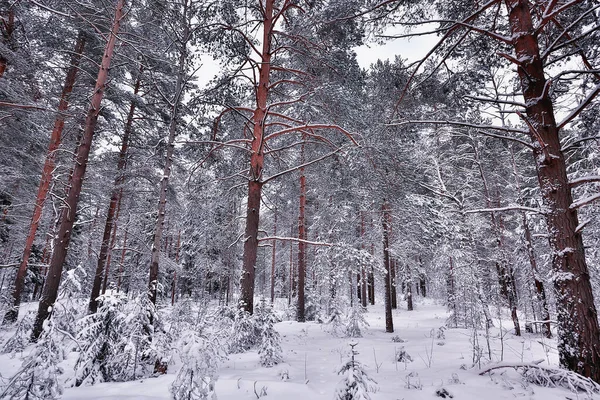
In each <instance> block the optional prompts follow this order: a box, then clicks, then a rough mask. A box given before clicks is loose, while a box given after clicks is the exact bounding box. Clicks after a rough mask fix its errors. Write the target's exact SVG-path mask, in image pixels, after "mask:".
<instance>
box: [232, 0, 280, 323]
mask: <svg viewBox="0 0 600 400" xmlns="http://www.w3.org/2000/svg"><path fill="white" fill-rule="evenodd" d="M273 4H274V0H266V1H265V4H264V11H263V12H264V14H263V43H262V52H261V56H262V60H261V61H262V63H261V65H260V67H259V68H260V74H259V80H258V87H257V88H256V109H255V110H254V114H253V115H252V123H253V124H254V130H253V137H252V155H251V156H250V181H249V182H248V208H247V211H246V232H245V241H244V262H243V266H242V279H241V297H240V301H241V302H242V304H241V306H242V307H243V308H244V309H245V310H246V311H248V312H249V313H251V314H252V313H253V311H254V274H255V268H256V256H257V250H258V224H259V222H260V199H261V192H262V186H263V184H262V181H261V178H262V171H263V165H264V161H265V155H264V147H263V145H264V136H265V126H264V120H265V117H266V113H267V100H268V96H269V79H270V75H271V42H272V40H273Z"/></svg>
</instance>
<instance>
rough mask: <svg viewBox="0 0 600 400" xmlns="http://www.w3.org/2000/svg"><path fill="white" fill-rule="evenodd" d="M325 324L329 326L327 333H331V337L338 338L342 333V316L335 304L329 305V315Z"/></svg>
mask: <svg viewBox="0 0 600 400" xmlns="http://www.w3.org/2000/svg"><path fill="white" fill-rule="evenodd" d="M327 323H328V324H329V326H330V329H329V333H331V334H332V335H333V336H339V335H340V333H341V332H342V331H343V328H342V327H343V326H344V321H343V314H342V310H341V309H340V307H339V306H338V304H337V303H333V304H332V305H331V308H330V315H329V319H328V322H327Z"/></svg>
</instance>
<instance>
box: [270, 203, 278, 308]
mask: <svg viewBox="0 0 600 400" xmlns="http://www.w3.org/2000/svg"><path fill="white" fill-rule="evenodd" d="M273 236H275V237H276V236H277V209H275V221H274V222H273ZM276 255H277V240H273V253H272V254H271V304H273V303H274V302H275V256H276Z"/></svg>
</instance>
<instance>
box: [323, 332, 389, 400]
mask: <svg viewBox="0 0 600 400" xmlns="http://www.w3.org/2000/svg"><path fill="white" fill-rule="evenodd" d="M357 345H358V343H351V344H350V347H351V348H352V355H351V358H350V360H349V361H348V362H346V363H345V364H344V365H342V367H341V368H340V370H339V371H338V375H343V376H344V378H343V379H342V380H341V381H340V383H338V385H337V387H336V389H335V395H334V397H333V398H334V400H371V396H369V392H372V393H374V392H376V391H377V389H378V387H377V382H375V381H374V380H373V379H371V378H370V377H369V376H368V375H367V372H366V371H365V368H364V366H363V365H362V364H361V363H360V362H358V361H356V360H355V357H356V356H357V355H358V352H357V351H356V350H355V349H354V348H355V347H356V346H357Z"/></svg>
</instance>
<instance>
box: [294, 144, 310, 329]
mask: <svg viewBox="0 0 600 400" xmlns="http://www.w3.org/2000/svg"><path fill="white" fill-rule="evenodd" d="M300 158H301V163H304V145H302V149H301V156H300ZM305 224H306V175H305V174H304V168H300V213H299V216H298V239H300V241H299V242H298V310H297V315H296V317H297V321H298V322H305V321H306V316H305V314H304V312H305V306H304V301H305V299H304V289H305V287H304V286H305V279H306V243H305V242H303V240H306V238H307V237H306V226H305Z"/></svg>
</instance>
